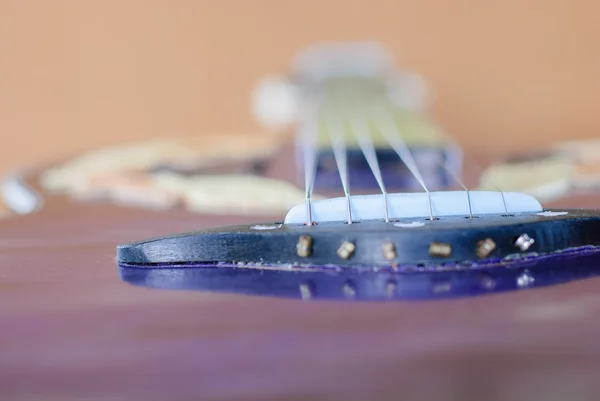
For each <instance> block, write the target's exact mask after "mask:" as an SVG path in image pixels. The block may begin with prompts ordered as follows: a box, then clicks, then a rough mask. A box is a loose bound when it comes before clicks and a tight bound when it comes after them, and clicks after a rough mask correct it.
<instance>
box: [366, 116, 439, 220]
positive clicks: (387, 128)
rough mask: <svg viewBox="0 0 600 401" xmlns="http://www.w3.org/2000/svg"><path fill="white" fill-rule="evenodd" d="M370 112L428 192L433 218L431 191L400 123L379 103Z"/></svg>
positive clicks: (376, 123)
mask: <svg viewBox="0 0 600 401" xmlns="http://www.w3.org/2000/svg"><path fill="white" fill-rule="evenodd" d="M368 108H369V112H370V114H371V116H372V118H371V121H372V122H373V123H374V125H375V127H376V128H377V130H378V131H379V132H380V133H381V134H382V135H383V136H384V137H385V139H386V140H387V141H388V143H389V144H390V146H391V147H392V149H394V151H395V152H396V154H398V157H400V160H402V162H403V163H404V165H406V167H407V168H408V170H409V171H410V172H411V173H412V175H413V176H414V177H415V178H416V180H417V181H418V182H419V184H420V185H421V186H422V187H423V189H424V190H425V193H426V194H427V201H428V203H429V219H430V220H433V219H434V217H433V208H432V206H431V193H430V192H429V189H428V188H427V185H426V184H425V180H423V176H422V175H421V172H420V171H419V168H418V167H417V164H416V163H415V159H414V158H413V155H412V153H411V152H410V149H409V148H408V145H407V144H406V141H405V140H404V138H402V134H401V132H400V130H399V129H398V125H397V123H396V121H395V120H394V118H393V117H391V116H390V115H389V114H388V113H386V112H385V111H384V110H382V108H381V106H380V105H379V106H378V105H377V104H372V105H370V106H369V107H368Z"/></svg>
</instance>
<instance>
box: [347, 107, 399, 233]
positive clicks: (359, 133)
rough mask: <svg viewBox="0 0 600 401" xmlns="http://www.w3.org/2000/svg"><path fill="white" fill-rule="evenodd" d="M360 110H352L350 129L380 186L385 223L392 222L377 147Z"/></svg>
mask: <svg viewBox="0 0 600 401" xmlns="http://www.w3.org/2000/svg"><path fill="white" fill-rule="evenodd" d="M359 113H360V112H359V110H352V113H351V117H350V127H351V131H352V133H353V134H354V137H355V138H356V141H357V142H358V146H359V147H360V150H361V151H362V153H363V155H364V156H365V159H366V160H367V164H368V165H369V169H370V170H371V172H372V173H373V176H374V177H375V180H376V181H377V185H379V189H380V190H381V194H382V196H383V207H384V212H385V222H386V223H389V222H390V215H389V210H388V199H387V191H386V189H385V184H384V182H383V177H382V175H381V169H380V168H379V162H378V161H377V154H376V153H375V147H374V146H373V142H372V140H371V136H370V135H369V134H368V132H369V125H368V121H367V120H366V118H365V117H364V116H361V115H360V114H359Z"/></svg>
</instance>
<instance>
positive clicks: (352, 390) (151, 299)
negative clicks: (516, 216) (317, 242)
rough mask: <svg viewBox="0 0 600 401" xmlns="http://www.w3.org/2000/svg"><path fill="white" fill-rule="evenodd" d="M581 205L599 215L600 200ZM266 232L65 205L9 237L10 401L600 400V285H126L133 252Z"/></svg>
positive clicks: (4, 244)
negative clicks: (126, 262) (128, 248)
mask: <svg viewBox="0 0 600 401" xmlns="http://www.w3.org/2000/svg"><path fill="white" fill-rule="evenodd" d="M565 202H566V201H565ZM565 202H559V204H560V203H565ZM566 203H567V204H568V205H569V206H587V207H593V206H594V205H597V204H598V197H594V196H580V197H575V198H573V199H571V200H569V201H568V202H566ZM251 220H253V219H250V218H248V217H244V218H241V217H235V216H228V217H215V216H212V217H208V216H199V215H195V216H190V215H189V214H187V213H186V212H184V211H171V212H165V213H158V212H147V211H140V210H134V209H127V208H118V207H115V206H109V205H92V204H81V203H74V202H72V201H69V200H67V199H65V198H61V197H50V198H48V199H47V203H46V206H45V207H44V208H43V209H42V210H41V211H39V212H38V213H36V214H32V215H29V216H24V217H15V218H11V219H9V220H6V221H3V222H0V246H1V248H0V394H2V397H1V399H2V400H38V399H44V400H46V399H49V400H63V399H66V400H71V399H72V400H82V399H92V400H140V401H142V400H143V401H149V400H167V399H168V400H197V399H209V400H211V399H214V400H216V399H219V400H220V399H243V400H280V399H285V400H304V399H306V400H317V399H319V400H320V399H328V400H329V399H331V400H333V399H345V400H355V399H356V400H366V399H369V400H375V399H377V400H379V399H381V400H398V399H420V400H429V399H444V400H482V399H485V400H515V399H522V400H537V399H540V400H542V399H543V400H550V399H552V400H565V399H569V400H592V399H598V397H600V382H599V381H598V379H597V377H598V372H599V371H600V341H599V340H598V339H599V338H600V320H599V319H598V318H599V317H600V278H595V279H589V280H585V281H579V282H573V283H569V284H566V285H560V286H555V287H547V288H540V289H533V290H524V291H519V292H513V293H505V294H499V295H490V296H484V297H479V298H464V299H455V300H446V301H430V302H391V303H356V302H317V301H311V302H303V301H295V300H284V299H277V298H266V297H264V298H263V297H254V296H242V295H235V294H218V293H203V292H192V291H188V292H186V291H182V292H177V291H167V290H153V289H147V288H142V287H134V286H131V285H129V284H126V283H124V282H122V281H121V280H120V279H119V275H118V271H117V267H116V265H115V245H116V244H117V243H119V242H125V241H130V240H135V239H141V238H145V237H151V236H155V235H159V234H164V233H169V232H179V231H185V230H190V229H194V228H198V227H204V226H212V225H221V224H233V223H241V222H250V221H251Z"/></svg>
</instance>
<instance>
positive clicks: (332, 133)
mask: <svg viewBox="0 0 600 401" xmlns="http://www.w3.org/2000/svg"><path fill="white" fill-rule="evenodd" d="M324 118H325V128H326V131H327V132H328V133H329V139H330V140H331V147H332V150H333V155H334V158H335V162H336V165H337V168H338V172H339V174H340V180H341V182H342V188H343V190H344V196H345V197H346V203H347V208H348V224H352V205H351V204H350V182H349V180H348V161H347V154H346V139H345V138H344V126H343V125H342V124H341V123H340V121H339V119H338V118H336V117H335V111H333V112H329V113H326V114H325V116H324Z"/></svg>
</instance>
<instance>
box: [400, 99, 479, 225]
mask: <svg viewBox="0 0 600 401" xmlns="http://www.w3.org/2000/svg"><path fill="white" fill-rule="evenodd" d="M388 112H389V113H390V114H391V118H394V114H393V112H392V110H390V108H389V107H388ZM442 134H443V135H446V136H447V137H448V138H447V139H448V140H449V141H452V144H453V145H455V146H456V143H455V142H454V138H452V137H449V135H447V134H444V133H443V132H442ZM436 164H438V165H439V166H440V167H442V168H443V169H444V170H445V171H446V172H447V173H448V175H450V177H451V178H452V179H453V180H454V181H455V182H456V183H457V184H458V185H459V186H460V187H461V188H462V189H463V190H464V191H465V193H466V195H467V206H468V208H469V218H470V219H472V218H473V204H472V202H471V191H470V190H469V189H468V188H467V186H466V185H465V183H464V182H463V181H462V180H461V179H460V177H458V176H457V175H456V173H455V172H454V171H453V169H452V168H451V167H449V166H448V160H447V159H446V160H445V161H439V160H438V161H437V163H436Z"/></svg>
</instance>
